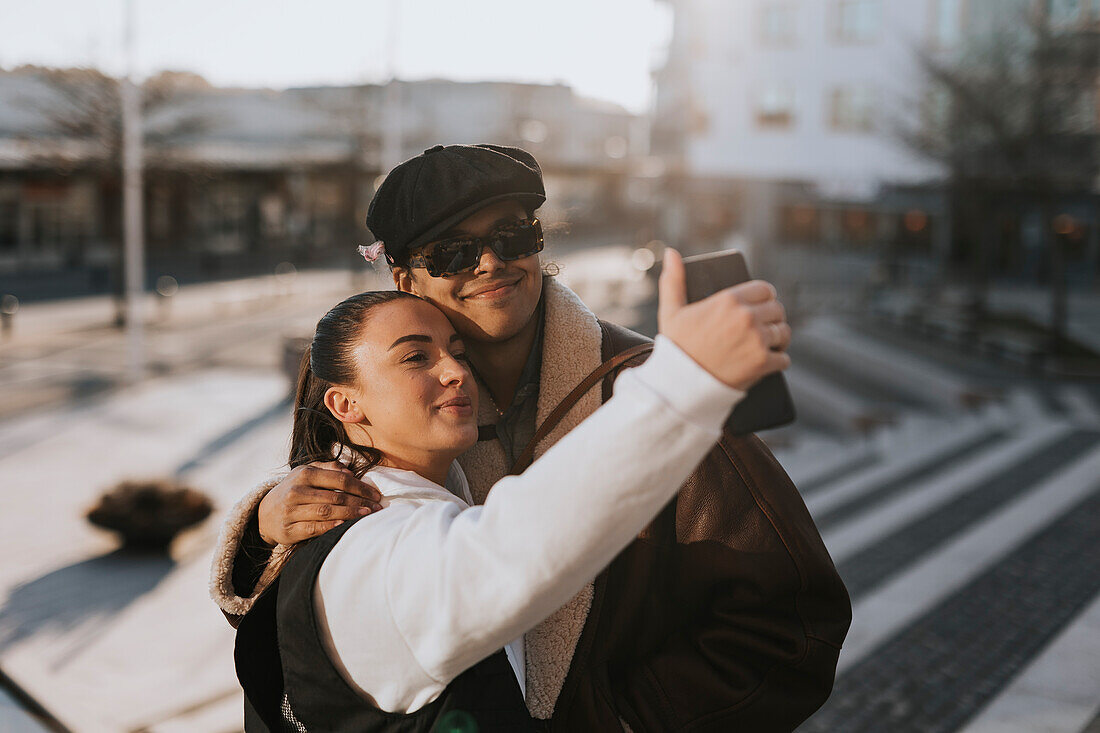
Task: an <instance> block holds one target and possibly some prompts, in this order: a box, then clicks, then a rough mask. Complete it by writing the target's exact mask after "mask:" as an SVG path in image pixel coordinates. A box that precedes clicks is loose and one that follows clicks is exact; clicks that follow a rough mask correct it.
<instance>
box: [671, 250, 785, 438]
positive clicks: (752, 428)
mask: <svg viewBox="0 0 1100 733" xmlns="http://www.w3.org/2000/svg"><path fill="white" fill-rule="evenodd" d="M684 270H685V272H686V275H687V297H688V302H689V303H694V302H695V301H697V300H702V299H703V298H706V297H707V296H709V295H713V294H714V293H717V292H718V291H719V290H724V289H725V288H728V287H730V286H733V285H738V284H740V283H743V282H747V281H748V280H750V279H751V278H750V277H749V270H748V266H747V265H746V264H745V257H744V255H742V254H741V253H740V252H738V251H737V250H726V251H722V252H711V253H709V254H704V255H696V256H694V257H685V258H684ZM794 419H795V412H794V401H793V400H792V399H791V393H790V390H789V389H788V388H787V381H786V379H785V378H784V377H783V374H782V372H777V373H774V374H769V375H768V376H766V377H764V378H763V379H761V380H760V381H759V382H757V383H756V384H755V385H753V386H752V387H751V388H750V389H749V390H748V392H747V393H746V396H745V399H743V400H741V402H739V403H738V404H737V406H736V407H734V409H733V412H732V413H730V417H729V419H728V420H727V421H726V424H725V429H726V431H728V432H730V433H732V434H734V435H746V434H748V433H755V432H758V431H760V430H767V429H769V428H776V427H779V426H781V425H786V424H788V423H791V422H793V421H794Z"/></svg>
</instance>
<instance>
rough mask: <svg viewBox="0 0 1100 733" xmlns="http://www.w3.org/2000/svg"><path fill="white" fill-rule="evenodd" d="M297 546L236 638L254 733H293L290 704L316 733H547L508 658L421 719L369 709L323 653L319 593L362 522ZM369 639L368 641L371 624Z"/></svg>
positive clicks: (468, 676)
mask: <svg viewBox="0 0 1100 733" xmlns="http://www.w3.org/2000/svg"><path fill="white" fill-rule="evenodd" d="M356 521H358V520H353V521H350V522H345V523H344V524H342V525H340V526H339V527H337V528H336V529H333V530H331V531H330V532H327V533H326V534H324V535H322V536H320V537H318V538H316V539H314V540H312V541H310V542H307V543H305V544H303V545H300V546H299V547H298V548H297V549H296V550H295V552H294V554H293V556H291V558H290V560H289V561H287V564H286V567H284V568H283V571H282V573H281V574H280V576H279V579H278V580H277V581H276V582H275V583H274V584H272V585H271V587H269V588H268V589H267V590H266V591H265V592H264V594H263V595H262V596H261V597H260V598H259V599H258V600H257V601H256V604H255V605H254V606H253V607H252V610H251V611H249V612H248V614H247V615H246V616H245V617H244V619H243V620H242V621H241V624H240V626H239V627H238V628H237V643H236V649H235V651H234V659H235V661H236V665H237V678H238V679H239V680H240V682H241V686H242V687H243V688H244V692H245V701H244V704H245V730H246V731H248V733H284V732H287V733H295V731H296V730H298V729H297V728H296V727H295V726H293V725H292V724H290V723H288V722H287V720H286V718H285V717H284V714H283V709H282V708H283V701H284V695H285V697H286V700H287V701H288V702H289V705H290V708H291V710H292V711H293V714H294V717H296V718H297V719H298V721H299V722H300V723H301V724H302V726H304V728H305V729H306V730H307V731H309V733H322V732H326V733H329V732H330V733H367V732H368V731H369V732H373V731H392V732H394V733H398V732H399V733H451V732H452V731H453V732H455V733H458V732H460V731H461V732H462V733H475V732H476V733H495V732H498V731H499V733H522V732H523V731H538V730H542V729H544V727H545V726H544V725H543V724H542V722H541V721H537V720H534V719H532V718H531V717H530V715H529V714H528V712H527V706H526V705H525V703H524V701H523V695H522V693H521V692H520V688H519V684H517V682H516V677H515V674H514V673H513V672H512V667H511V665H509V664H508V659H507V657H506V656H505V655H504V650H503V649H501V650H499V651H497V652H496V653H495V654H492V655H491V656H489V657H487V658H486V659H483V660H482V661H480V662H478V663H477V664H475V665H474V666H473V667H471V668H470V669H468V670H466V671H465V672H463V673H462V674H461V675H459V676H458V677H457V678H455V679H454V680H453V681H452V682H451V684H449V685H447V688H446V689H445V690H444V691H443V693H442V694H441V695H440V696H439V697H438V698H436V699H435V700H434V701H432V702H431V703H429V704H428V705H425V706H424V707H422V708H421V709H420V710H417V711H416V712H413V713H409V714H404V713H387V712H384V711H382V710H379V709H378V708H376V707H374V706H373V705H371V704H370V703H369V702H368V701H367V700H365V699H364V698H363V697H362V696H361V695H360V694H359V693H358V692H356V691H355V690H354V689H352V688H351V686H350V685H348V683H347V682H345V681H344V678H343V677H341V676H340V673H339V672H337V671H336V668H335V667H334V666H333V663H332V660H331V659H329V656H328V654H327V653H326V652H325V650H324V647H323V646H322V644H321V639H320V636H319V634H318V627H317V619H316V617H315V615H314V609H313V586H314V583H315V582H316V580H317V574H318V573H319V572H320V570H321V564H322V563H323V562H324V560H325V557H327V556H328V553H329V552H330V551H331V550H332V548H333V547H334V546H335V545H336V542H337V541H338V540H339V539H340V538H341V537H342V536H343V534H344V532H346V531H347V530H348V529H349V528H350V527H351V526H352V525H353V524H355V522H356ZM363 633H370V628H369V624H368V625H366V626H365V627H364V632H363Z"/></svg>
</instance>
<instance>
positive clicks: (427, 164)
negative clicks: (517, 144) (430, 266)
mask: <svg viewBox="0 0 1100 733" xmlns="http://www.w3.org/2000/svg"><path fill="white" fill-rule="evenodd" d="M505 199H515V200H516V201H519V203H520V204H522V205H523V206H524V207H525V208H526V209H527V210H528V211H529V212H530V211H534V210H535V209H537V208H538V207H539V206H541V205H542V204H543V202H544V201H546V190H545V189H544V188H543V185H542V170H541V169H540V168H539V164H538V163H537V162H536V161H535V159H534V157H533V156H532V155H531V154H530V153H528V152H527V151H526V150H521V149H520V148H512V147H508V146H505V145H436V146H435V147H434V148H429V149H428V150H425V151H424V152H423V153H421V154H420V155H418V156H416V157H415V158H410V159H409V160H406V161H405V162H404V163H401V164H399V165H397V166H396V167H395V168H394V169H393V170H391V171H390V172H389V174H387V175H386V179H385V180H384V181H383V182H382V185H381V186H380V187H379V188H378V191H377V192H376V193H375V194H374V198H373V199H371V202H370V208H369V209H368V210H367V228H368V229H370V231H371V234H373V235H374V236H375V237H376V238H378V239H380V240H382V241H383V242H384V243H385V247H386V256H387V257H388V258H389V260H390V262H395V261H396V262H401V261H402V260H403V259H404V257H405V255H406V254H407V253H408V252H409V250H412V249H416V248H417V247H419V246H420V245H422V244H426V243H428V242H430V241H432V240H433V239H437V238H438V237H439V236H440V235H441V234H443V233H444V232H446V231H447V230H448V229H450V228H451V227H452V226H454V225H455V224H457V223H458V222H460V221H462V220H463V219H465V218H466V217H468V216H469V215H470V214H473V213H474V212H475V211H477V210H478V209H481V208H483V207H485V206H487V205H489V204H491V203H493V202H495V201H503V200H505Z"/></svg>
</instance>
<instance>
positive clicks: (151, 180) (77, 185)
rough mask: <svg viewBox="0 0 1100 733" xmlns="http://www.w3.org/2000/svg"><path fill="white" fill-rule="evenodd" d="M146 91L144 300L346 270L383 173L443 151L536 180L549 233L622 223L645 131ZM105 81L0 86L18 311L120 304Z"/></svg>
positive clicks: (632, 120) (396, 93) (483, 98)
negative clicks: (483, 159) (520, 160)
mask: <svg viewBox="0 0 1100 733" xmlns="http://www.w3.org/2000/svg"><path fill="white" fill-rule="evenodd" d="M168 77H169V78H167V79H165V78H154V79H152V80H150V81H149V82H147V83H146V85H145V86H146V94H145V98H146V101H145V111H144V118H143V124H144V131H145V153H144V154H145V170H144V190H145V230H146V232H145V243H146V253H147V257H146V259H147V263H148V273H147V280H148V282H149V283H150V284H152V283H153V282H155V281H156V279H157V278H158V277H160V276H162V275H171V276H172V277H174V278H176V280H177V281H179V282H187V281H195V280H204V279H210V278H224V277H235V276H247V275H253V274H260V273H265V272H271V271H272V270H273V269H274V268H275V267H276V266H278V265H279V264H280V263H290V264H292V265H294V266H295V267H309V266H320V265H325V266H347V265H349V264H351V263H352V262H354V259H353V258H354V251H355V248H354V245H355V244H357V243H360V242H363V241H366V240H368V239H369V235H368V233H367V231H366V229H365V227H364V225H363V222H364V220H365V218H366V209H367V205H368V204H369V202H370V199H371V197H372V195H373V193H374V190H375V189H376V188H377V185H378V184H379V183H380V182H381V180H382V176H383V174H384V172H385V171H387V170H389V168H390V167H392V166H393V165H394V164H396V163H397V162H399V161H401V160H403V159H405V158H408V157H411V156H413V155H416V154H417V153H419V152H420V151H421V150H424V149H426V148H428V147H431V146H433V145H437V144H451V143H460V142H461V143H476V142H495V143H503V144H506V145H519V146H522V147H524V148H526V149H528V150H530V151H531V152H532V153H533V154H534V155H535V156H536V158H537V159H538V160H539V161H540V163H541V164H542V166H543V168H544V173H545V177H546V184H547V189H548V198H549V202H548V205H547V208H546V210H545V211H544V217H547V218H550V219H552V220H558V221H567V222H569V223H570V225H571V227H572V228H573V229H574V230H581V231H583V230H584V229H585V228H595V229H599V228H601V227H607V226H615V225H616V223H621V222H623V221H626V220H629V218H630V216H631V207H632V206H633V204H632V202H631V199H630V197H629V196H628V195H627V192H628V180H627V179H628V176H629V171H630V167H631V161H632V160H633V158H634V157H636V156H637V155H638V154H640V152H641V151H642V150H643V148H642V147H641V146H642V145H643V144H644V143H645V142H646V140H644V136H640V135H639V133H638V129H639V128H638V125H639V119H638V117H637V116H635V115H631V114H629V113H627V112H626V111H625V110H623V109H621V108H619V107H617V106H615V105H609V104H606V103H602V102H598V101H594V100H588V99H584V98H581V97H578V96H576V95H575V94H574V93H573V92H572V90H571V89H569V88H568V87H565V86H562V85H536V84H513V83H494V82H484V83H460V82H450V81H417V82H405V81H394V82H391V83H389V84H385V85H364V86H355V87H318V88H303V89H290V90H286V91H279V92H276V91H270V90H254V89H217V88H212V87H210V86H209V85H207V84H205V82H202V80H200V79H197V78H195V77H191V76H190V75H168ZM116 91H117V90H116V88H115V86H114V82H113V80H110V79H106V78H105V77H102V76H101V75H96V74H95V73H94V72H87V71H84V70H70V71H58V70H46V69H34V68H28V69H22V70H17V71H14V72H0V290H2V291H3V292H11V293H14V294H16V295H17V296H18V297H20V298H21V299H24V300H26V299H34V298H37V297H58V296H64V295H83V294H89V293H100V292H112V291H114V290H118V289H119V288H120V287H121V272H120V252H121V228H122V227H121V185H120V184H121V182H120V170H119V169H120V164H119V152H118V151H119V141H118V135H117V128H118V125H117V120H116V119H115V118H114V117H113V115H115V114H116V113H117V98H116V96H115V95H116Z"/></svg>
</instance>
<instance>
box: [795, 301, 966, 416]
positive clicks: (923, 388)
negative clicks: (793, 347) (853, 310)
mask: <svg viewBox="0 0 1100 733" xmlns="http://www.w3.org/2000/svg"><path fill="white" fill-rule="evenodd" d="M797 339H798V344H799V345H800V347H802V348H808V349H810V350H812V351H814V352H815V353H816V354H818V355H819V357H820V358H821V359H823V360H827V361H829V362H831V363H832V364H834V365H837V366H838V367H842V368H843V369H845V370H846V371H849V372H851V373H852V374H853V375H856V377H857V378H858V379H859V380H860V381H864V382H866V383H868V384H874V385H878V386H880V387H882V388H885V389H889V390H891V391H894V392H896V393H897V394H899V395H904V396H906V397H907V398H909V399H911V400H915V401H917V402H918V403H920V404H925V405H930V406H934V407H939V408H943V409H950V410H954V409H958V408H959V407H965V406H969V405H973V404H975V403H979V402H982V401H985V400H987V399H988V395H987V390H983V389H980V388H978V387H977V386H975V385H972V384H970V382H969V381H968V380H967V379H965V378H963V377H961V376H959V375H957V374H955V373H954V372H951V371H948V370H947V369H944V368H943V367H941V366H939V365H938V364H935V363H932V362H930V361H928V360H926V359H923V358H921V357H919V356H916V355H914V354H911V353H908V352H906V351H902V350H900V349H897V348H895V347H892V346H888V345H886V344H883V343H882V342H880V341H877V340H875V339H872V338H869V337H867V336H865V335H863V334H861V333H859V332H858V331H857V330H855V329H854V328H851V327H849V326H847V325H845V324H844V323H842V322H841V321H839V320H836V319H832V318H818V319H815V320H813V321H811V322H810V323H808V324H806V325H805V326H803V327H802V328H800V329H799V331H798V335H797Z"/></svg>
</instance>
